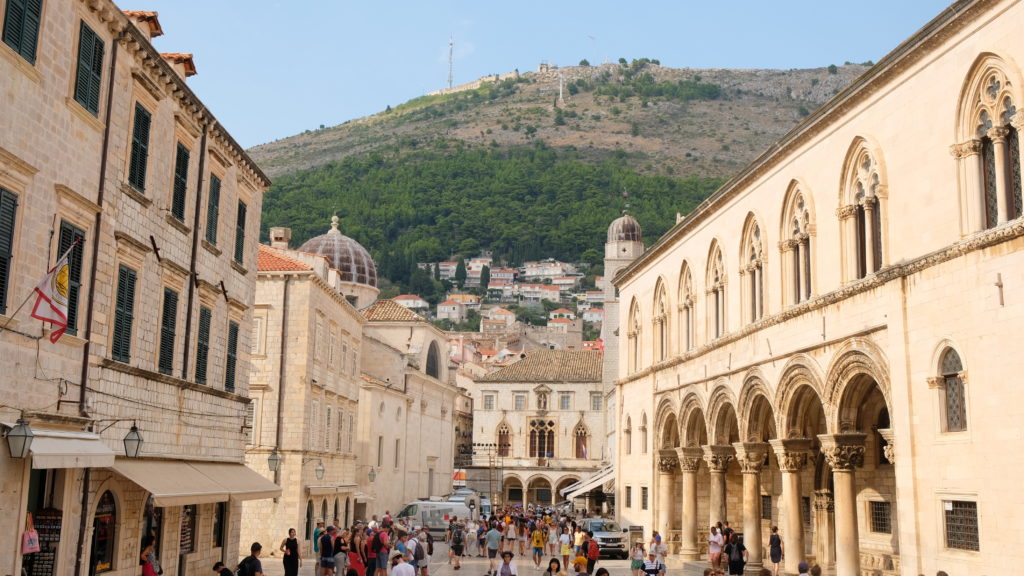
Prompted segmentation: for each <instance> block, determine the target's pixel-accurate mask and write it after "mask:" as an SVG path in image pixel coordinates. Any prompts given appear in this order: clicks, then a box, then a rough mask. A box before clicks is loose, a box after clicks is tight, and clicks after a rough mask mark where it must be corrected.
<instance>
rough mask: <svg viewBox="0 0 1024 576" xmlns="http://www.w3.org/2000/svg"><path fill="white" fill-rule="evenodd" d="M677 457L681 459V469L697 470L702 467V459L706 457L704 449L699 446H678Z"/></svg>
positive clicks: (684, 470)
mask: <svg viewBox="0 0 1024 576" xmlns="http://www.w3.org/2000/svg"><path fill="white" fill-rule="evenodd" d="M676 457H677V458H678V459H679V469H680V470H682V471H683V472H696V471H697V470H698V469H699V468H700V463H701V460H703V459H704V451H703V450H701V449H700V448H699V447H697V446H688V447H686V448H676Z"/></svg>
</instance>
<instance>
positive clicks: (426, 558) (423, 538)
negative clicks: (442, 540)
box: [413, 526, 434, 576]
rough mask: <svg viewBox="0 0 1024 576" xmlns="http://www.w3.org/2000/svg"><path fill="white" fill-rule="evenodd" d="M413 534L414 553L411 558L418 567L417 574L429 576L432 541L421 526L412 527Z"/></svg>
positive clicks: (432, 549) (427, 532)
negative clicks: (414, 541)
mask: <svg viewBox="0 0 1024 576" xmlns="http://www.w3.org/2000/svg"><path fill="white" fill-rule="evenodd" d="M413 533H414V534H415V535H416V552H415V553H414V554H413V557H414V558H416V564H417V566H419V574H420V576H430V556H431V555H433V553H434V539H433V538H432V537H431V536H430V531H429V530H427V529H426V528H425V527H423V526H416V527H414V528H413Z"/></svg>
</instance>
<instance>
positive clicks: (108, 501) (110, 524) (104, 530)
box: [91, 490, 118, 574]
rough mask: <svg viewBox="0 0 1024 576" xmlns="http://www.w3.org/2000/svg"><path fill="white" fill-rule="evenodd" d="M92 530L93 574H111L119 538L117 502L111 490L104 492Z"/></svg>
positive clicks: (97, 506)
mask: <svg viewBox="0 0 1024 576" xmlns="http://www.w3.org/2000/svg"><path fill="white" fill-rule="evenodd" d="M92 530H93V532H92V554H91V558H92V566H93V572H92V573H93V574H100V573H102V572H110V571H111V570H113V569H114V549H115V548H116V544H117V538H118V534H117V502H116V501H115V500H114V495H113V494H112V493H111V492H110V490H107V491H106V492H104V493H103V494H102V495H101V496H100V499H99V501H98V502H97V503H96V515H95V516H94V517H93V521H92Z"/></svg>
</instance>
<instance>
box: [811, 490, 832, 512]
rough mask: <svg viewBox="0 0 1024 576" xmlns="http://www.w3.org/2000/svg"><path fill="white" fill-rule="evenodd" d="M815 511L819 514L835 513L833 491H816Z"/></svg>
mask: <svg viewBox="0 0 1024 576" xmlns="http://www.w3.org/2000/svg"><path fill="white" fill-rule="evenodd" d="M814 509H815V510H817V511H819V512H834V511H835V500H834V499H833V498H832V491H831V490H815V491H814Z"/></svg>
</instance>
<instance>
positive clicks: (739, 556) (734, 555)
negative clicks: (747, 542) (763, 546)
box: [729, 544, 743, 562]
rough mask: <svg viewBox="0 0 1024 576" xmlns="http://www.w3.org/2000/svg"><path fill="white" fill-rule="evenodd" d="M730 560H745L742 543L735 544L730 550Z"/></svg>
mask: <svg viewBox="0 0 1024 576" xmlns="http://www.w3.org/2000/svg"><path fill="white" fill-rule="evenodd" d="M729 562H743V551H742V550H740V545H739V544H735V545H733V546H732V547H731V548H730V550H729Z"/></svg>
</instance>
